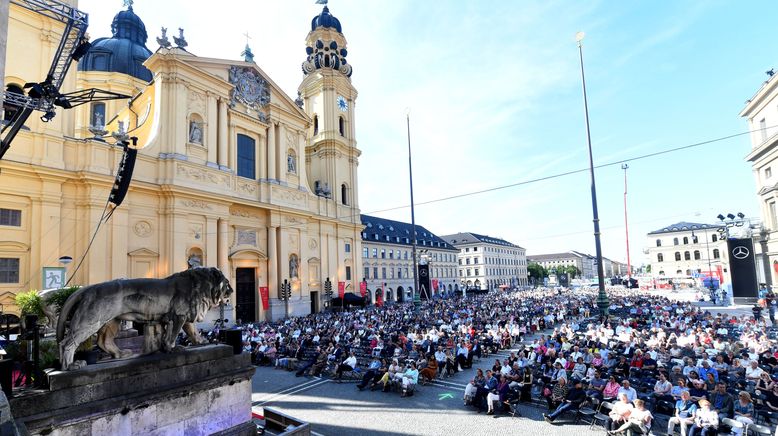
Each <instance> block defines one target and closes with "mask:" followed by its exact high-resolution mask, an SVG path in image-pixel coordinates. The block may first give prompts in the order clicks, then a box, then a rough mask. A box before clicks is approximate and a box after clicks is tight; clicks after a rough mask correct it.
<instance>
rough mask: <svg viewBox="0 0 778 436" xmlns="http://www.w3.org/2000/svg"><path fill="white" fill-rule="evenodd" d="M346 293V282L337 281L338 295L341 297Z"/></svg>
mask: <svg viewBox="0 0 778 436" xmlns="http://www.w3.org/2000/svg"><path fill="white" fill-rule="evenodd" d="M345 294H346V282H338V297H340V298H343V296H344V295H345Z"/></svg>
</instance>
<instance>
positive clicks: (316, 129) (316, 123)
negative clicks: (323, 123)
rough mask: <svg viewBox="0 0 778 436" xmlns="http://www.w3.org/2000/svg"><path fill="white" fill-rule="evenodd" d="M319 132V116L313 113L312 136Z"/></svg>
mask: <svg viewBox="0 0 778 436" xmlns="http://www.w3.org/2000/svg"><path fill="white" fill-rule="evenodd" d="M318 134H319V116H318V115H314V116H313V136H316V135H318Z"/></svg>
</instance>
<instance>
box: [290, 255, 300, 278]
mask: <svg viewBox="0 0 778 436" xmlns="http://www.w3.org/2000/svg"><path fill="white" fill-rule="evenodd" d="M299 266H300V261H299V259H298V258H297V255H296V254H292V255H291V256H289V278H292V279H296V278H299V271H298V268H299Z"/></svg>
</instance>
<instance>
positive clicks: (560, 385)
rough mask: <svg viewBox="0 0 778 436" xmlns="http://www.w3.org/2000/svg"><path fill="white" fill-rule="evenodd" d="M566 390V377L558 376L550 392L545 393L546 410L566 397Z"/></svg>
mask: <svg viewBox="0 0 778 436" xmlns="http://www.w3.org/2000/svg"><path fill="white" fill-rule="evenodd" d="M546 389H548V388H546ZM568 390H569V388H568V387H567V379H566V378H560V379H559V380H558V381H557V383H556V384H555V385H554V387H553V389H551V392H548V395H546V402H547V403H548V410H554V409H556V408H557V407H558V406H559V405H560V404H561V403H562V402H563V401H564V400H565V398H566V397H567V391H568Z"/></svg>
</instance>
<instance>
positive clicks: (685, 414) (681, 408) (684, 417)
mask: <svg viewBox="0 0 778 436" xmlns="http://www.w3.org/2000/svg"><path fill="white" fill-rule="evenodd" d="M696 411H697V405H696V404H695V403H694V402H693V401H692V400H691V397H690V396H689V392H687V391H684V392H682V393H681V399H680V400H678V401H676V402H675V416H673V417H672V418H670V419H669V420H668V421H667V434H673V430H675V425H676V424H678V425H680V426H681V436H686V428H687V427H688V426H690V425H692V424H693V423H694V413H695V412H696Z"/></svg>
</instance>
